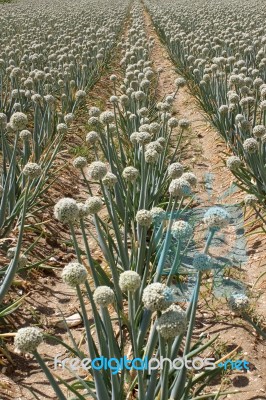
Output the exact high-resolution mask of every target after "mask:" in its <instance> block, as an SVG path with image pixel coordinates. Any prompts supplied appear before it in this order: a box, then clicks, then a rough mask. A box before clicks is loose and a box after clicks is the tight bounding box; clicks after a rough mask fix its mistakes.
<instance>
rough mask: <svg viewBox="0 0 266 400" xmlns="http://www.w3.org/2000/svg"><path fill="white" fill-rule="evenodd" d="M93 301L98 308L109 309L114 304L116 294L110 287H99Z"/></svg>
mask: <svg viewBox="0 0 266 400" xmlns="http://www.w3.org/2000/svg"><path fill="white" fill-rule="evenodd" d="M93 299H94V301H95V303H96V304H97V305H98V306H100V307H108V306H109V304H112V303H114V300H115V294H114V291H113V290H112V289H111V288H110V287H109V286H98V287H97V288H96V289H95V291H94V293H93Z"/></svg>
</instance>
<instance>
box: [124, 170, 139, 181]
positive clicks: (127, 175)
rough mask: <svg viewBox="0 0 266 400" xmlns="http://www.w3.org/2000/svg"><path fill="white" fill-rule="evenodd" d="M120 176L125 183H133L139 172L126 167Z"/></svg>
mask: <svg viewBox="0 0 266 400" xmlns="http://www.w3.org/2000/svg"><path fill="white" fill-rule="evenodd" d="M122 176H123V178H124V179H126V180H127V181H129V182H134V181H135V180H136V179H137V177H138V176H139V171H138V170H137V169H136V168H135V167H126V168H125V169H124V170H123V172H122Z"/></svg>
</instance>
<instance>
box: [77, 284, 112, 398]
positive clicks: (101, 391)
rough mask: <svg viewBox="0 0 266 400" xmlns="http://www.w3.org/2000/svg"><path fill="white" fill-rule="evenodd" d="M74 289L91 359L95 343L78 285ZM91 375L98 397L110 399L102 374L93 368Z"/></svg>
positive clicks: (93, 356)
mask: <svg viewBox="0 0 266 400" xmlns="http://www.w3.org/2000/svg"><path fill="white" fill-rule="evenodd" d="M76 289H77V294H78V298H79V302H80V306H81V311H82V317H83V322H84V327H85V331H86V336H87V341H88V347H89V352H90V357H91V359H94V358H96V354H95V343H94V341H93V338H92V336H91V330H90V324H89V320H88V315H87V310H86V306H85V303H84V300H83V296H82V293H81V290H80V287H79V286H77V287H76ZM93 376H94V379H95V388H96V393H97V397H98V399H103V400H110V397H109V395H108V392H107V390H106V386H105V384H104V381H103V377H102V375H101V374H100V373H99V371H98V370H96V369H94V370H93Z"/></svg>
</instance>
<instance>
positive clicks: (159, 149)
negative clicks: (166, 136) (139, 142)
mask: <svg viewBox="0 0 266 400" xmlns="http://www.w3.org/2000/svg"><path fill="white" fill-rule="evenodd" d="M147 150H155V151H156V152H157V153H159V154H161V153H162V151H163V148H162V146H161V144H160V143H159V141H158V140H156V141H154V142H150V143H149V144H147V146H146V151H147Z"/></svg>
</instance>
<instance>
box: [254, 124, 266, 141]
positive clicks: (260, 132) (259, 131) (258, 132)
mask: <svg viewBox="0 0 266 400" xmlns="http://www.w3.org/2000/svg"><path fill="white" fill-rule="evenodd" d="M265 134H266V127H265V126H264V125H256V126H254V128H253V135H254V136H255V137H256V138H261V137H262V136H264V135H265Z"/></svg>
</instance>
